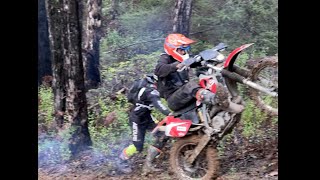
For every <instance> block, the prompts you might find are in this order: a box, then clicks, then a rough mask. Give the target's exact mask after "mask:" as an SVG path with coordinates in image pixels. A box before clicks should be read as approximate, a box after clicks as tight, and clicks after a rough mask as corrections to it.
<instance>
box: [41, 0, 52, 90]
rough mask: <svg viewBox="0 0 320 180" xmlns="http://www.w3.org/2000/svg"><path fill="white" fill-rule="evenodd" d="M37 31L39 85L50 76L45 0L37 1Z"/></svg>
mask: <svg viewBox="0 0 320 180" xmlns="http://www.w3.org/2000/svg"><path fill="white" fill-rule="evenodd" d="M38 31H39V32H38V84H41V83H42V78H43V77H45V76H51V75H52V70H51V60H50V47H49V33H48V21H47V16H46V7H45V0H38Z"/></svg>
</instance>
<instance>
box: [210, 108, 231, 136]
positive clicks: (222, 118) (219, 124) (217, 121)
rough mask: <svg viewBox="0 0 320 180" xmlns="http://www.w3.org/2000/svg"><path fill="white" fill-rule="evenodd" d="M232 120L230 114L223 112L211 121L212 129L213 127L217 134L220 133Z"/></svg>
mask: <svg viewBox="0 0 320 180" xmlns="http://www.w3.org/2000/svg"><path fill="white" fill-rule="evenodd" d="M230 120H231V116H230V113H229V112H226V111H222V112H219V113H218V114H217V115H216V116H214V117H213V118H212V120H211V127H213V129H214V130H216V132H220V131H221V130H222V129H223V128H224V127H225V125H226V124H227V123H228V122H229V121H230Z"/></svg>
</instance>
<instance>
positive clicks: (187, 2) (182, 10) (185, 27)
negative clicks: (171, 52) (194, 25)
mask: <svg viewBox="0 0 320 180" xmlns="http://www.w3.org/2000/svg"><path fill="white" fill-rule="evenodd" d="M191 11H192V0H176V3H175V10H174V18H173V32H176V33H181V34H184V35H185V36H189V32H190V22H191Z"/></svg>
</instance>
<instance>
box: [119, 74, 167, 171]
mask: <svg viewBox="0 0 320 180" xmlns="http://www.w3.org/2000/svg"><path fill="white" fill-rule="evenodd" d="M143 82H144V84H143V85H144V86H143V88H141V90H140V91H139V94H138V96H139V97H138V99H139V101H137V103H136V104H135V105H134V107H133V108H132V110H131V112H130V115H129V123H130V126H131V127H132V132H133V134H132V136H133V137H132V140H133V143H132V144H131V145H129V146H128V147H126V148H124V149H123V150H122V152H121V154H120V156H119V158H120V161H119V163H118V168H119V170H120V171H122V172H123V173H130V172H132V169H131V167H130V166H129V164H128V161H127V160H129V159H130V158H131V157H132V156H133V155H134V154H136V153H138V152H139V153H140V152H142V150H143V144H144V137H145V133H146V130H153V129H154V128H155V127H156V124H155V122H154V119H153V117H152V115H151V109H152V107H153V106H154V107H156V108H157V109H158V110H159V111H160V112H161V113H163V114H164V115H166V116H167V115H169V113H170V111H169V109H168V108H166V106H164V105H163V104H162V103H161V101H160V97H159V92H158V91H157V89H156V76H154V75H153V74H152V75H150V74H149V75H147V76H146V77H145V78H144V81H143ZM154 136H155V138H156V140H155V143H154V144H153V145H150V146H149V148H148V155H147V157H146V162H145V164H144V167H143V172H144V173H147V172H150V171H161V170H160V169H157V168H155V167H153V166H152V164H151V163H152V161H153V159H154V158H155V157H156V156H157V155H159V154H160V153H161V150H160V149H161V148H162V147H163V146H164V143H165V141H166V140H167V139H166V138H165V136H164V134H163V133H162V132H157V133H156V134H154Z"/></svg>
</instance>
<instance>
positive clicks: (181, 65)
mask: <svg viewBox="0 0 320 180" xmlns="http://www.w3.org/2000/svg"><path fill="white" fill-rule="evenodd" d="M183 66H185V65H184V64H182V63H179V64H177V66H176V67H177V69H181V68H183Z"/></svg>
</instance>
